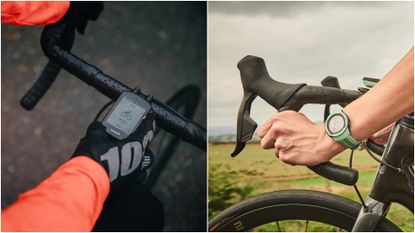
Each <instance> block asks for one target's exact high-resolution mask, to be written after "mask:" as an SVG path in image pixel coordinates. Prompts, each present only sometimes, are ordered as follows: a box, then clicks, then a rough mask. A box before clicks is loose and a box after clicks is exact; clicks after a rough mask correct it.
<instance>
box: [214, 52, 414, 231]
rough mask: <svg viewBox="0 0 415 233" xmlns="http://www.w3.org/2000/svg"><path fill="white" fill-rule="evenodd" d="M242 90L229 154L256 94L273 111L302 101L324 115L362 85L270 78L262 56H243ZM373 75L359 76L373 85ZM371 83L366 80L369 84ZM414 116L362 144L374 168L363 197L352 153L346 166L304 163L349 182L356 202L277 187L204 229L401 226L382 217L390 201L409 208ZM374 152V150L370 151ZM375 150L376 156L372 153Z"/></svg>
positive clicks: (248, 130) (248, 128)
mask: <svg viewBox="0 0 415 233" xmlns="http://www.w3.org/2000/svg"><path fill="white" fill-rule="evenodd" d="M238 69H239V70H240V74H241V81H242V86H243V90H244V95H243V99H242V102H241V105H240V108H239V113H238V121H237V143H236V148H235V151H234V152H233V153H232V156H236V155H237V154H238V153H239V152H241V151H242V150H243V149H244V147H245V144H246V142H247V141H249V140H250V139H251V138H252V135H253V133H254V130H255V128H256V126H257V124H256V123H255V121H254V120H253V119H252V118H251V117H250V108H251V104H252V102H253V100H254V99H255V98H256V97H257V96H260V97H261V98H263V99H264V100H265V101H267V102H268V103H269V104H270V105H271V106H273V107H274V108H276V109H277V110H278V111H284V110H294V111H299V110H300V108H301V107H302V106H303V105H305V104H311V103H313V104H325V105H326V106H325V111H324V112H325V113H324V115H325V118H327V116H328V115H329V110H330V105H331V104H339V105H341V106H345V105H347V104H348V103H350V102H351V101H353V100H355V99H357V98H358V97H360V96H361V95H362V94H364V93H365V92H366V91H368V89H367V88H359V90H357V91H354V90H344V89H341V88H340V85H339V83H338V80H337V78H335V77H330V76H329V77H327V78H325V79H324V80H323V81H322V85H323V86H308V85H306V84H286V83H282V82H278V81H276V80H273V79H272V78H271V77H270V76H269V74H268V72H267V69H266V66H265V62H264V60H263V59H262V58H259V57H255V56H246V57H244V58H243V59H242V60H241V61H239V63H238ZM377 81H378V80H377V79H371V78H364V82H371V83H372V85H373V84H375V83H376V82H377ZM369 86H370V85H369ZM413 130H414V117H413V113H411V114H409V115H407V116H405V117H403V118H401V119H400V120H398V121H397V122H396V123H395V126H394V128H393V130H392V133H391V135H390V138H389V141H388V143H387V144H386V147H383V146H381V145H377V144H375V143H373V142H372V141H370V140H369V141H368V142H367V143H364V146H365V148H366V149H367V151H368V153H369V155H370V156H372V157H373V158H374V159H375V160H376V161H377V162H379V167H378V169H377V172H376V176H375V180H374V183H373V185H372V187H371V190H370V192H369V195H368V197H367V199H366V200H363V198H362V196H361V195H360V192H359V190H358V188H357V186H356V182H357V180H358V178H359V173H358V171H357V170H355V169H353V168H352V161H353V154H351V157H350V162H349V166H348V167H346V166H340V165H337V164H334V163H331V162H326V163H323V164H320V165H317V166H312V167H309V168H310V169H311V170H312V171H314V172H315V173H317V174H318V175H320V176H323V177H325V178H327V179H329V180H333V181H336V182H339V183H341V184H344V185H350V186H353V187H354V188H355V190H356V193H357V194H358V196H359V198H360V201H361V203H358V202H355V201H352V200H350V199H346V198H344V197H340V196H338V195H334V194H330V193H325V192H320V191H313V190H282V191H275V192H270V193H265V194H261V195H258V196H255V197H252V198H249V199H247V200H244V201H242V202H240V203H237V204H236V205H234V206H231V207H229V208H227V209H226V210H224V211H223V212H222V213H220V214H218V215H217V216H216V217H214V218H213V219H212V220H211V221H210V222H209V231H248V230H255V228H256V227H258V226H261V225H265V224H270V223H273V224H274V227H275V228H274V231H283V229H281V225H282V224H281V222H284V221H290V220H302V221H303V220H304V222H305V224H304V226H305V227H304V230H305V231H308V230H312V229H309V227H308V226H309V223H310V222H311V221H313V222H319V223H323V224H326V225H329V226H330V228H329V229H330V230H331V231H336V230H344V231H401V229H400V228H398V227H397V226H396V225H395V224H394V223H392V222H391V221H389V220H388V219H386V217H385V216H386V215H387V213H388V210H389V207H390V205H391V203H399V204H401V205H403V206H404V207H406V208H407V209H409V210H410V211H412V213H413V211H414V199H413V198H414V185H413V184H414V158H413V156H414V147H413V146H414V144H413V142H414V141H413V140H414V138H413ZM375 154H376V155H375ZM377 155H379V156H381V158H380V159H379V158H377V157H376V156H377Z"/></svg>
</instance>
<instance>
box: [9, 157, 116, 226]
mask: <svg viewBox="0 0 415 233" xmlns="http://www.w3.org/2000/svg"><path fill="white" fill-rule="evenodd" d="M109 189H110V182H109V178H108V175H107V173H106V171H105V170H104V168H102V167H101V165H99V164H98V163H96V162H95V161H93V160H92V159H90V158H88V157H86V156H79V157H75V158H73V159H71V160H69V161H68V162H66V163H65V164H63V165H62V166H60V167H59V168H58V169H57V170H56V171H55V172H54V173H53V174H52V175H51V176H50V177H48V178H47V179H46V180H44V181H43V182H42V183H40V184H39V185H38V186H37V187H35V188H34V189H32V190H29V191H27V192H25V193H23V194H21V195H20V196H19V198H18V200H17V201H16V202H15V203H13V204H12V205H11V206H9V207H7V208H5V209H4V210H2V212H1V217H2V223H1V228H2V231H91V230H92V228H93V226H94V225H95V222H96V220H97V218H98V216H99V214H100V213H101V210H102V207H103V204H104V201H105V199H106V198H107V196H108V193H109Z"/></svg>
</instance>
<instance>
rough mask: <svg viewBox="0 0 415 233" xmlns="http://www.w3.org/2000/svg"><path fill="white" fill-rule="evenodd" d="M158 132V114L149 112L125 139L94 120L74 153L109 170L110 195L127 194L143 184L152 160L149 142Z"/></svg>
mask: <svg viewBox="0 0 415 233" xmlns="http://www.w3.org/2000/svg"><path fill="white" fill-rule="evenodd" d="M155 132H156V123H155V115H154V113H153V112H152V111H150V112H149V113H148V114H147V116H146V118H145V119H144V120H143V121H142V122H141V124H140V126H138V128H137V130H136V131H135V132H134V133H132V134H131V135H130V136H128V137H127V138H125V139H123V140H118V139H116V138H114V137H112V136H111V135H109V134H108V133H107V132H106V131H105V127H104V126H103V125H102V124H101V122H98V121H95V122H93V123H92V124H91V125H90V126H89V127H88V130H87V132H86V135H85V137H83V138H82V139H81V140H80V142H79V145H78V146H77V148H76V149H75V152H74V154H73V157H75V156H81V155H82V156H87V157H90V158H91V159H93V160H95V161H96V162H98V163H99V164H100V165H101V166H102V167H103V168H104V169H105V171H107V173H108V176H109V179H110V182H111V184H110V190H111V191H110V195H116V194H117V193H124V192H126V191H128V190H129V188H130V187H131V186H133V185H138V184H139V183H140V176H141V175H142V174H143V173H145V170H146V169H147V168H149V167H150V166H151V164H152V161H153V158H154V156H153V154H152V152H151V151H150V149H148V148H147V147H148V145H149V144H150V142H151V141H152V139H153V137H154V133H155Z"/></svg>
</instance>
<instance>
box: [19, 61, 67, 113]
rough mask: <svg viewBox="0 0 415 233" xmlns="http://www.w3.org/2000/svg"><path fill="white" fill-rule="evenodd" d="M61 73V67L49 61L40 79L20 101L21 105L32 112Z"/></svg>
mask: <svg viewBox="0 0 415 233" xmlns="http://www.w3.org/2000/svg"><path fill="white" fill-rule="evenodd" d="M59 71H60V66H59V65H58V64H56V63H54V62H52V61H49V62H48V64H47V65H46V66H45V68H44V69H43V71H42V73H41V74H40V76H39V78H38V79H37V80H36V82H35V83H34V84H33V86H32V87H31V88H30V89H29V90H28V91H27V92H26V94H25V95H24V96H23V97H22V99H21V100H20V105H21V106H22V107H23V108H24V109H26V110H32V109H33V108H34V107H35V106H36V104H37V103H38V102H39V100H40V99H41V98H42V97H43V95H45V93H46V91H47V90H48V89H49V87H50V86H51V85H52V83H53V82H54V81H55V79H56V76H57V75H58V74H59Z"/></svg>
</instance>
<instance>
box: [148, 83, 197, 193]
mask: <svg viewBox="0 0 415 233" xmlns="http://www.w3.org/2000/svg"><path fill="white" fill-rule="evenodd" d="M200 95H201V94H200V89H199V87H197V86H196V85H187V86H185V87H183V88H181V89H180V90H178V91H177V92H176V93H174V94H173V96H172V97H170V99H169V100H167V102H166V104H167V105H168V106H169V107H171V108H173V109H174V110H176V111H177V112H178V113H180V114H182V115H183V116H184V117H186V118H187V119H192V118H193V115H194V114H195V112H196V109H197V106H198V104H199V99H200ZM157 137H158V138H159V139H158V140H159V142H160V143H158V144H157V145H158V146H157V148H156V150H155V151H153V152H154V154H155V155H156V157H157V160H156V161H155V163H154V164H153V165H152V166H151V169H150V171H149V174H148V177H147V179H146V180H145V182H144V185H145V186H146V187H148V188H149V189H152V188H153V186H154V185H155V184H156V183H157V181H158V178H159V176H160V174H161V172H162V171H163V170H164V168H165V167H166V165H167V164H168V161H169V160H170V158H171V156H172V155H173V154H174V152H175V150H176V149H177V147H178V145H179V142H180V140H179V139H178V138H177V137H176V136H174V135H171V134H168V133H167V132H164V131H162V132H159V133H158V135H157Z"/></svg>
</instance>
